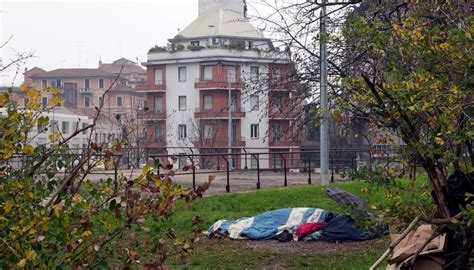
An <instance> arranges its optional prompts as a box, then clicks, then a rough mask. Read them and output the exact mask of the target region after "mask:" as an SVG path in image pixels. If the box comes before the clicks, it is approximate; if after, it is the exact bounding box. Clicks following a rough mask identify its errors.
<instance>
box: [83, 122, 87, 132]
mask: <svg viewBox="0 0 474 270" xmlns="http://www.w3.org/2000/svg"><path fill="white" fill-rule="evenodd" d="M86 127H87V123H82V128H86ZM82 134H83V135H87V130H84V131H82Z"/></svg>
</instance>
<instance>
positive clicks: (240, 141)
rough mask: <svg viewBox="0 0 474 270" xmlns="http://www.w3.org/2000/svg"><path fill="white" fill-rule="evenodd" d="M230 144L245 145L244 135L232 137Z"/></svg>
mask: <svg viewBox="0 0 474 270" xmlns="http://www.w3.org/2000/svg"><path fill="white" fill-rule="evenodd" d="M231 143H232V146H233V147H245V146H246V144H245V137H242V136H237V137H236V138H232V141H231Z"/></svg>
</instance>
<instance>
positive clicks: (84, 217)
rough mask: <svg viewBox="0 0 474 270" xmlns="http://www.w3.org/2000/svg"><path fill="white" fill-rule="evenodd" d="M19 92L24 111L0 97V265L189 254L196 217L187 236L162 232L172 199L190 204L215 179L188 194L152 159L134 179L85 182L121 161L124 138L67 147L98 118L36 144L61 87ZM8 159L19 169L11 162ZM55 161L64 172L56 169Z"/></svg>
mask: <svg viewBox="0 0 474 270" xmlns="http://www.w3.org/2000/svg"><path fill="white" fill-rule="evenodd" d="M22 89H23V92H24V96H25V97H26V98H28V103H27V104H26V108H25V109H19V108H18V107H17V105H16V103H15V102H13V101H11V100H10V95H11V92H12V90H11V89H10V90H9V92H7V93H4V94H2V95H0V107H1V108H5V109H6V111H7V113H6V115H3V116H2V117H0V130H1V131H2V133H3V134H2V136H1V137H0V268H2V269H12V268H42V269H54V268H93V267H112V266H113V265H120V267H126V266H127V265H131V264H141V265H148V266H159V265H163V263H164V262H165V260H166V259H167V258H169V257H171V256H180V257H182V258H184V257H185V256H186V255H188V254H192V253H193V250H194V246H195V244H196V242H197V239H198V238H197V237H198V235H199V234H200V230H199V228H198V226H199V224H200V223H201V220H200V219H199V218H195V219H193V220H192V221H191V220H190V221H189V224H190V233H189V235H187V236H184V237H180V236H176V235H175V234H174V233H173V231H172V230H166V231H165V228H166V226H165V225H166V224H167V220H168V218H169V217H170V216H171V215H172V214H173V213H174V212H175V211H177V210H178V209H177V207H176V202H177V201H179V200H183V201H184V205H185V207H186V208H189V203H190V202H191V201H192V200H194V199H196V198H199V197H202V193H203V192H204V191H205V190H206V189H207V188H208V186H209V183H210V182H211V181H212V177H210V178H209V182H207V183H205V184H204V185H203V186H201V187H199V188H198V189H197V190H196V191H189V190H187V189H185V188H184V187H182V186H179V185H175V184H173V183H172V176H173V175H174V171H173V165H172V164H173V163H171V164H165V165H162V164H160V163H159V162H156V163H155V164H154V165H153V166H152V165H147V166H145V168H144V169H143V173H142V174H141V175H140V176H139V177H137V178H128V177H125V176H123V175H122V176H120V177H118V178H117V179H111V178H108V179H102V180H100V181H98V182H91V181H88V180H87V177H88V175H89V173H90V172H91V170H92V169H93V168H94V167H95V166H96V164H98V163H99V162H104V163H105V164H115V163H117V162H118V160H119V158H120V151H121V142H120V141H117V142H115V145H114V148H113V149H103V146H102V145H98V144H96V143H95V142H93V141H92V139H91V138H92V136H90V139H89V147H88V148H87V149H84V150H83V151H82V152H81V153H79V154H78V153H75V152H73V151H71V149H70V148H69V147H68V142H69V141H71V140H72V139H73V138H74V137H75V136H77V134H79V133H82V132H83V131H90V132H91V133H90V134H92V131H93V130H94V128H95V124H96V121H97V118H98V117H96V118H95V119H94V121H93V122H92V124H90V125H89V126H87V127H84V128H83V129H80V130H77V131H76V132H74V133H73V134H72V135H71V136H69V137H62V135H61V134H59V133H57V132H56V133H54V134H52V135H50V136H49V139H50V143H49V144H48V145H45V146H41V147H38V146H35V145H33V144H32V143H31V142H32V138H33V137H34V136H35V134H34V127H36V126H37V125H38V124H39V125H42V126H46V127H48V123H49V119H48V117H47V114H45V113H46V112H48V111H50V110H52V109H53V107H54V106H57V105H59V104H60V103H61V98H60V96H59V95H60V92H59V90H57V89H43V90H35V89H34V88H29V89H27V88H26V87H22ZM45 94H52V95H54V98H53V99H51V103H50V107H48V108H45V109H41V108H40V104H39V102H38V101H39V99H40V97H41V95H45ZM99 114H100V109H98V112H97V115H99ZM12 159H16V160H17V161H18V163H19V164H20V165H21V166H12V165H11V164H10V161H11V160H12ZM175 161H176V159H173V162H175ZM59 163H61V164H62V165H61V166H64V171H62V172H58V171H57V170H56V167H57V166H58V165H57V164H59ZM158 168H162V172H163V173H162V174H160V175H158V173H157V169H158ZM151 228H153V229H151ZM138 231H142V232H146V233H148V235H147V236H148V237H147V239H142V240H141V241H138V239H136V235H137V232H138ZM165 239H168V240H165Z"/></svg>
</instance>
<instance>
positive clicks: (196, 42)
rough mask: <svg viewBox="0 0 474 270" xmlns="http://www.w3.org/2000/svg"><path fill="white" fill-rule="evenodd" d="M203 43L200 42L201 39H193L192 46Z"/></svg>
mask: <svg viewBox="0 0 474 270" xmlns="http://www.w3.org/2000/svg"><path fill="white" fill-rule="evenodd" d="M200 44H201V43H200V42H199V40H194V41H191V46H193V47H199V45H200Z"/></svg>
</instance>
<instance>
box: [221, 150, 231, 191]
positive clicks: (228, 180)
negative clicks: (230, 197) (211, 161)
mask: <svg viewBox="0 0 474 270" xmlns="http://www.w3.org/2000/svg"><path fill="white" fill-rule="evenodd" d="M222 157H223V158H224V159H225V162H226V164H227V185H226V186H225V191H226V192H227V193H229V192H230V168H229V165H230V164H229V158H226V157H225V156H222Z"/></svg>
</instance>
